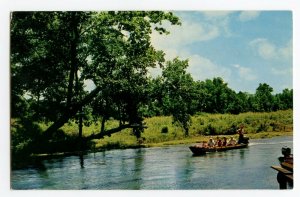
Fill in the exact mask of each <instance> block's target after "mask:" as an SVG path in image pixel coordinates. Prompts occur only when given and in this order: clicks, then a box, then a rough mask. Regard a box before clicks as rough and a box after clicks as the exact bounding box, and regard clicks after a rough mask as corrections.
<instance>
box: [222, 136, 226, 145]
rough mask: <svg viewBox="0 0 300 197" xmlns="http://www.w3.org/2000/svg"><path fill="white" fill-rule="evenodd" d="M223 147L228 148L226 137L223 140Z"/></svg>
mask: <svg viewBox="0 0 300 197" xmlns="http://www.w3.org/2000/svg"><path fill="white" fill-rule="evenodd" d="M222 146H227V138H226V137H224V138H223V142H222Z"/></svg>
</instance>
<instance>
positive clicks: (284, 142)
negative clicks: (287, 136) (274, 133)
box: [248, 140, 293, 146]
mask: <svg viewBox="0 0 300 197" xmlns="http://www.w3.org/2000/svg"><path fill="white" fill-rule="evenodd" d="M290 143H293V141H292V140H287V141H281V142H250V143H249V145H248V146H256V145H268V144H269V145H274V144H290Z"/></svg>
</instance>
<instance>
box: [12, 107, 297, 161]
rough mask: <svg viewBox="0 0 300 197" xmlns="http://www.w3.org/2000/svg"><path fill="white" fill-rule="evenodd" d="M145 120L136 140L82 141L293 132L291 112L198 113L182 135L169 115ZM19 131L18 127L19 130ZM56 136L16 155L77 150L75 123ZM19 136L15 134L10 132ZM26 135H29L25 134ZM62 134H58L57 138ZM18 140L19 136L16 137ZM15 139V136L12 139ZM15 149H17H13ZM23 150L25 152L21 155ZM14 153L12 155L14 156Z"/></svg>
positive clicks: (179, 140) (187, 140)
mask: <svg viewBox="0 0 300 197" xmlns="http://www.w3.org/2000/svg"><path fill="white" fill-rule="evenodd" d="M144 123H145V124H146V125H147V128H146V129H145V130H144V132H143V133H142V136H141V138H140V139H139V140H137V138H136V137H135V135H133V134H132V130H131V129H124V130H123V131H121V132H118V133H115V134H113V135H111V137H108V136H106V137H104V138H103V139H95V140H93V141H91V142H88V143H87V144H85V150H87V151H101V150H109V149H126V148H140V147H159V146H168V145H177V144H193V143H198V142H200V141H204V140H205V141H207V140H208V138H209V137H210V136H212V137H216V136H219V137H223V136H227V137H228V138H229V137H230V136H233V137H235V138H237V137H238V136H237V134H236V129H237V128H238V127H239V126H240V125H241V124H243V125H244V126H245V131H246V136H248V137H250V141H251V139H257V138H271V137H275V136H292V135H293V111H292V110H285V111H277V112H269V113H250V112H248V113H241V114H238V115H232V114H206V113H200V114H196V115H194V116H193V117H192V124H191V125H190V130H189V136H185V135H184V132H183V130H182V128H180V127H179V126H178V125H174V124H172V117H171V116H161V117H151V118H146V119H145V120H144ZM99 125H101V124H99V123H98V124H92V125H90V126H89V127H86V126H85V127H84V128H83V135H84V136H89V135H91V134H93V133H94V134H96V133H98V132H99V130H100V129H99V127H100V126H99ZM117 126H118V121H117V120H109V121H108V122H107V124H106V125H105V128H106V129H111V128H114V127H117ZM39 127H40V128H41V130H45V128H47V127H48V125H46V124H43V123H40V124H39ZM17 128H18V127H15V128H14V129H12V132H16V133H18V130H17ZM20 132H21V130H20ZM59 134H60V135H58V136H57V139H58V140H59V141H52V142H51V143H50V142H43V143H42V144H39V143H41V140H37V141H36V143H35V144H33V145H34V146H32V147H30V146H28V143H27V144H26V143H20V144H19V145H17V146H16V147H13V148H14V150H17V151H19V152H18V153H19V154H18V155H17V156H21V159H23V156H25V155H42V156H47V155H55V154H58V155H65V154H72V153H73V152H76V151H78V150H80V149H79V148H78V147H79V146H78V145H79V142H78V137H77V136H78V126H77V124H75V123H74V122H71V123H68V124H65V125H64V126H63V127H62V128H61V130H60V133H59ZM13 136H18V135H15V134H14V135H13ZM27 136H28V135H27ZM59 136H61V137H59ZM16 139H18V138H16ZM12 140H15V138H12ZM15 152H16V151H15ZM24 153H25V154H24ZM15 158H16V156H15V155H14V157H13V159H15Z"/></svg>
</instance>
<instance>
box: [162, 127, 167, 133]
mask: <svg viewBox="0 0 300 197" xmlns="http://www.w3.org/2000/svg"><path fill="white" fill-rule="evenodd" d="M168 132H169V130H168V127H163V128H162V129H161V133H168Z"/></svg>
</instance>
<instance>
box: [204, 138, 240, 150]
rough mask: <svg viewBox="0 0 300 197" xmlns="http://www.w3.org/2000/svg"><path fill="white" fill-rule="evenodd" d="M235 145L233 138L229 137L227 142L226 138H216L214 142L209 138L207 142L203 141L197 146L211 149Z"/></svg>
mask: <svg viewBox="0 0 300 197" xmlns="http://www.w3.org/2000/svg"><path fill="white" fill-rule="evenodd" d="M236 144H237V141H236V139H234V138H233V137H230V139H229V140H227V138H226V137H223V138H220V137H217V138H216V139H215V140H214V139H213V138H212V137H211V138H209V141H208V142H206V141H204V142H202V143H201V144H199V146H201V147H203V148H213V147H223V146H234V145H236Z"/></svg>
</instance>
